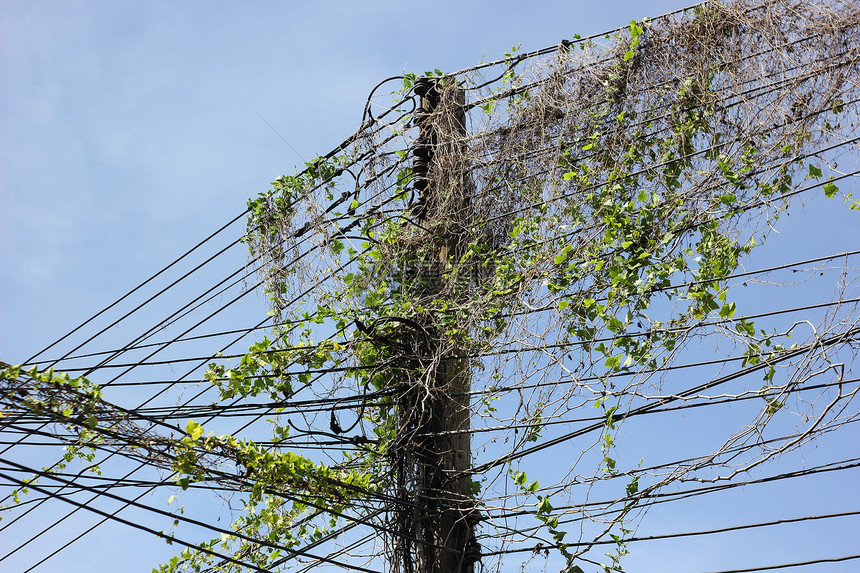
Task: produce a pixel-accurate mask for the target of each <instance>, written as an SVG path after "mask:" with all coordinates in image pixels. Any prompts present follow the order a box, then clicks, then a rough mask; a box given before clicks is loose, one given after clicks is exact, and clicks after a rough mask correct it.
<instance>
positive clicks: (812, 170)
mask: <svg viewBox="0 0 860 573" xmlns="http://www.w3.org/2000/svg"><path fill="white" fill-rule="evenodd" d="M809 176H810V177H815V178H816V179H819V178H820V177H821V169H819V168H818V167H817V166H815V165H813V164H812V163H810V164H809Z"/></svg>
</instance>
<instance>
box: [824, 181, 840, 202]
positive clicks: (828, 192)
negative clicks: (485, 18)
mask: <svg viewBox="0 0 860 573" xmlns="http://www.w3.org/2000/svg"><path fill="white" fill-rule="evenodd" d="M822 189H824V196H825V197H827V198H828V199H832V198H833V196H834V195H835V194H836V192H837V191H839V188H838V187H837V186H836V185H834V184H833V183H827V184H825V185H824V187H822Z"/></svg>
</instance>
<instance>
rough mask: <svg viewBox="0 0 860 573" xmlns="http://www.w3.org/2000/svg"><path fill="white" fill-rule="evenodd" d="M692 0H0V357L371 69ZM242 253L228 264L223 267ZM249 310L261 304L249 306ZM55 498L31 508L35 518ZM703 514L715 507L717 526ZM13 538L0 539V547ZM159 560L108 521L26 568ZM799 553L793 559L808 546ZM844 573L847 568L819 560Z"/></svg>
mask: <svg viewBox="0 0 860 573" xmlns="http://www.w3.org/2000/svg"><path fill="white" fill-rule="evenodd" d="M685 5H686V4H685V3H683V2H679V1H670V0H666V1H659V2H658V1H646V2H637V1H628V0H623V1H614V2H603V3H600V2H582V1H572V2H548V1H532V2H530V3H529V4H528V5H526V4H525V3H522V2H508V1H495V2H484V1H481V2H477V1H476V2H468V1H466V2H462V1H461V2H450V1H442V2H434V3H421V4H419V3H405V2H376V1H369V2H346V1H341V2H314V3H311V2H286V1H285V2H262V1H260V2H247V3H240V2H224V1H217V2H202V1H188V2H166V1H150V2H116V1H90V2H81V1H64V2H59V1H56V2H51V1H32V0H29V1H23V0H4V1H3V2H2V7H0V14H2V17H0V70H2V71H0V260H2V265H3V272H2V273H0V359H2V360H3V361H5V362H10V363H15V362H21V361H23V360H25V359H27V358H29V356H30V355H32V354H34V353H35V352H36V351H38V350H40V349H41V348H42V347H43V346H45V345H46V344H48V343H49V342H52V341H53V340H54V339H55V338H57V336H58V335H60V334H62V333H65V332H66V331H68V330H69V329H71V328H72V327H74V326H75V325H76V324H78V323H80V322H81V321H83V320H84V319H86V318H87V317H89V316H90V315H92V314H93V313H95V312H96V311H98V310H99V309H101V308H102V307H103V306H105V305H106V304H108V303H109V302H111V301H113V300H114V299H115V298H117V297H118V296H119V295H121V294H123V293H124V292H126V291H127V290H129V289H130V288H131V287H133V286H135V285H136V284H138V283H139V282H140V281H142V280H143V279H145V278H147V277H148V276H149V275H150V274H152V273H153V272H155V271H157V270H158V269H160V268H161V267H162V266H163V265H164V264H165V263H167V262H168V261H170V260H172V259H173V258H175V257H176V256H177V255H178V254H180V253H182V252H183V251H184V250H185V249H187V248H188V247H190V246H191V245H193V244H195V243H196V242H197V241H199V240H200V239H202V238H203V237H205V236H206V235H208V234H209V233H210V232H212V231H214V230H215V229H216V228H218V227H219V226H221V225H222V224H223V223H225V222H226V221H227V220H229V219H230V218H232V217H233V216H235V215H237V214H238V213H240V212H241V211H242V210H243V209H244V206H245V201H246V199H247V198H248V197H250V196H252V195H255V194H256V193H258V192H260V191H263V190H265V189H266V188H267V187H268V184H269V182H270V181H272V180H274V179H275V178H276V177H277V176H279V175H280V174H283V173H291V172H293V170H294V166H295V165H298V164H300V163H301V162H302V161H303V159H311V158H312V157H314V156H315V155H317V154H319V153H325V152H326V151H328V150H329V149H331V148H333V147H334V146H335V145H337V144H338V143H339V142H340V141H341V140H343V139H344V138H345V137H346V136H348V135H349V134H350V133H352V132H353V131H354V130H355V129H356V128H357V127H358V125H359V123H360V121H361V112H362V109H363V107H364V103H365V98H366V97H367V94H368V92H369V91H370V90H371V89H372V88H373V86H374V85H375V84H376V83H377V82H378V81H380V80H382V79H384V78H386V77H389V76H395V75H398V74H401V73H402V72H403V71H404V70H405V71H413V72H421V71H423V70H428V69H434V68H439V69H441V70H443V71H454V70H457V69H460V68H464V67H466V66H469V65H471V64H474V63H477V62H478V61H481V60H482V59H487V60H492V59H495V58H497V57H498V56H500V55H501V54H503V53H504V52H505V51H506V50H508V49H509V48H510V47H511V46H514V45H518V44H521V45H522V48H523V49H524V50H532V49H537V48H542V47H546V46H551V45H554V44H557V43H558V42H559V41H560V40H562V39H564V38H570V37H572V36H573V35H574V34H576V33H578V34H581V35H588V34H592V33H595V32H600V31H603V30H609V29H612V28H615V27H618V26H622V25H624V24H626V23H627V22H629V21H630V20H632V19H640V18H643V17H645V16H649V15H658V14H661V13H665V12H668V11H671V10H674V9H677V8H680V7H683V6H685ZM427 6H432V9H428V8H427ZM260 116H262V119H261V117H260ZM267 122H268V124H270V125H271V127H270V125H267ZM273 128H274V130H273ZM275 131H277V133H275ZM281 138H283V139H286V140H287V142H289V144H286V143H285V142H284V141H282V139H281ZM290 146H291V147H290ZM292 148H294V149H295V151H294V149H292ZM299 155H301V158H300V157H299ZM302 158H303V159H302ZM816 199H817V198H816ZM857 229H858V226H857V224H856V219H852V218H851V216H850V214H848V212H847V209H845V208H844V207H842V206H841V205H839V204H837V203H830V204H825V205H820V204H819V202H816V201H814V200H811V201H810V204H809V205H807V206H806V207H804V208H802V209H798V210H797V211H796V213H795V214H792V215H791V217H788V218H786V220H784V221H783V226H781V227H780V229H779V230H780V232H781V233H782V234H781V235H779V236H778V238H781V239H784V241H787V242H782V243H777V244H778V245H781V246H779V247H776V248H775V250H771V251H768V252H767V253H768V254H763V255H761V256H762V257H770V258H763V259H761V263H762V264H761V265H760V266H763V265H764V263H765V262H767V261H773V260H776V261H778V262H787V261H791V260H797V259H801V258H804V257H807V256H809V257H812V256H818V255H825V254H830V253H832V252H837V251H846V250H850V249H852V248H856V246H857V245H860V241H858V239H860V232H858V230H857ZM776 240H777V239H774V242H776ZM241 264H242V259H241V258H235V259H230V260H229V261H227V262H226V263H225V265H226V266H225V268H231V269H232V268H233V266H235V265H241ZM263 311H264V305H263V301H262V300H260V299H254V300H252V301H250V302H248V303H246V305H245V306H244V307H243V310H242V312H246V313H257V312H258V313H260V314H262V312H263ZM123 334H125V333H124V332H123ZM708 423H711V424H717V425H718V424H719V420H710V421H709V422H708ZM705 427H707V425H705ZM852 431H853V432H854V434H853V435H855V436H856V430H852ZM631 440H633V438H631ZM633 445H635V441H634V442H633ZM846 447H850V446H848V445H846ZM808 455H809V458H810V460H812V459H814V458H815V456H816V453H815V452H814V451H813V452H809V454H808ZM846 457H848V456H846ZM801 463H803V462H801ZM847 479H848V477H843V478H841V479H840V478H839V477H828V478H825V480H826V481H822V482H820V483H822V484H825V483H826V486H825V488H824V490H823V491H822V490H818V489H811V488H807V489H803V488H800V489H794V490H793V489H792V487H793V486H792V485H790V484H789V485H780V486H779V487H774V488H772V489H771V490H768V493H767V495H759V494H758V492H757V491H756V492H753V496H752V497H744V496H743V492H737V493H735V494H732V496H733V501H732V503H731V504H729V503H726V504H722V505H721V504H715V505H714V506H711V507H707V509H702V508H703V507H704V506H690V509H689V511H688V510H687V509H686V506H684V505H683V504H678V505H675V504H672V510H671V511H670V510H668V509H667V510H665V511H661V510H655V511H654V514H655V520H656V522H657V523H658V524H659V526H661V527H662V530H664V531H665V530H683V529H690V528H694V527H698V526H699V524H700V522H701V525H702V528H705V525H712V524H713V523H714V522H722V523H736V522H739V521H741V522H742V521H745V519H744V518H743V517H744V516H743V515H738V507H748V506H750V505H753V504H762V505H763V509H762V511H763V512H764V513H765V514H767V515H776V514H780V512H781V511H783V510H784V509H785V508H786V507H789V508H792V511H789V512H787V513H790V514H796V515H801V514H802V515H807V514H814V513H816V512H819V513H825V512H828V511H839V510H840V508H841V509H842V510H845V509H857V508H858V505H860V504H858V501H860V499H858V494H857V493H856V490H852V489H847V488H845V486H846V482H845V481H843V480H847ZM817 483H819V482H816V484H817ZM814 487H815V488H818V487H819V486H818V485H815V486H814ZM0 491H2V489H0ZM750 491H752V490H750ZM801 491H802V494H801V497H800V498H798V497H797V492H801ZM810 491H817V492H818V495H819V496H820V498H818V497H815V496H814V495H811V494H810ZM751 500H755V501H754V502H753V501H751ZM63 509H64V508H62V507H56V508H52V509H50V510H46V512H45V513H44V514H43V516H44V520H45V521H48V520H49V519H50V517H51V516H53V515H60V514H61V511H62V510H63ZM702 511H708V512H712V513H711V514H709V515H708V516H706V517H708V518H713V519H712V521H711V522H709V523H707V524H706V523H704V522H706V521H708V520H707V519H705V517H704V516H703V515H702V514H701V512H702ZM780 515H781V514H780ZM87 519H88V518H87ZM750 521H754V519H752V518H750ZM88 523H90V521H87V520H86V519H84V518H81V517H80V516H77V517H74V518H72V519H70V520H69V523H66V524H64V526H63V527H62V528H60V529H61V530H63V531H55V532H52V533H50V534H47V535H45V536H43V537H42V538H40V539H39V540H38V541H36V542H34V543H33V544H32V545H31V546H30V548H29V549H28V550H27V551H22V552H20V553H19V554H16V555H15V556H14V557H12V558H10V559H9V561H8V563H9V564H8V565H7V564H0V568H2V569H4V570H8V571H17V570H24V569H26V568H27V567H29V566H30V565H32V564H33V563H35V561H37V560H38V559H37V558H40V557H41V556H42V555H45V554H47V553H49V552H50V551H52V550H54V549H55V548H56V547H57V546H59V545H60V544H61V543H63V542H64V541H65V539H67V538H68V535H70V534H71V533H72V532H74V531H80V530H82V528H85V527H86V526H87V524H88ZM856 523H857V522H856V521H844V522H843V521H840V522H839V523H832V524H830V525H828V526H815V527H816V528H817V529H811V528H810V529H805V530H802V531H803V532H804V533H803V535H798V536H797V539H796V540H795V539H794V538H793V537H792V536H793V533H788V534H785V535H784V533H785V532H784V531H783V530H780V531H779V532H777V531H774V532H773V536H771V537H768V535H769V534H767V533H765V534H762V535H763V537H760V538H755V539H754V541H753V540H751V539H750V538H747V539H746V541H750V546H747V545H745V544H743V543H742V541H743V539H738V540H737V545H734V538H732V540H731V542H729V541H730V540H729V539H728V538H726V539H721V541H720V543H728V545H713V544H711V545H708V544H707V542H706V541H696V542H694V544H693V545H691V544H689V543H688V544H686V545H683V546H679V547H674V546H673V547H672V548H671V549H669V547H670V546H669V545H660V546H657V545H655V546H653V547H652V546H650V545H646V544H643V545H642V548H641V550H640V547H639V546H633V547H631V550H632V551H634V554H635V553H636V552H637V551H639V553H638V557H637V559H638V560H637V561H633V559H632V558H633V557H634V556H635V555H634V556H631V563H637V564H638V567H639V568H635V567H634V568H632V569H629V571H635V570H638V571H648V570H655V569H657V568H660V569H661V570H663V571H675V570H677V571H682V570H685V569H684V567H686V566H688V565H689V564H691V563H693V564H695V566H691V567H692V568H691V569H690V570H692V571H706V570H715V569H719V568H722V567H723V566H724V561H723V559H725V556H726V553H727V552H729V553H731V552H736V553H737V554H739V555H752V556H753V557H754V556H755V552H756V551H757V550H758V549H757V548H759V549H762V548H766V547H768V546H778V547H780V548H782V551H775V552H774V553H773V555H772V556H768V557H767V558H766V559H764V562H774V563H776V562H781V561H791V560H793V557H794V556H795V554H793V553H791V552H790V549H791V548H792V547H800V546H802V545H803V543H805V542H808V541H809V539H810V536H811V537H812V538H813V539H815V540H816V541H815V546H814V547H818V548H820V549H821V551H820V552H816V551H811V553H812V554H813V556H814V555H815V554H819V555H836V554H841V553H847V551H846V549H847V548H850V542H849V541H848V539H849V537H848V536H847V533H846V532H850V531H851V530H852V528H853V530H854V531H855V532H856V530H857V527H856ZM0 525H2V522H0ZM33 527H35V525H33ZM655 529H660V527H655ZM792 531H801V530H799V529H798V530H792ZM27 533H28V531H20V530H19V531H14V530H13V531H12V532H11V533H10V534H9V535H8V536H7V535H2V536H0V537H3V538H4V539H3V540H0V550H2V552H3V553H5V552H6V551H8V550H11V548H12V547H13V543H12V542H11V541H15V540H20V539H25V538H26V537H27ZM735 535H738V536H741V537H742V535H743V534H735ZM10 540H11V541H10ZM691 543H693V542H691ZM700 544H701V545H700ZM831 545H832V547H829V546H831ZM855 545H856V543H855ZM693 547H695V549H692V548H693ZM739 548H742V549H739ZM762 550H764V549H762ZM170 551H171V550H170V549H169V548H166V547H164V544H163V543H161V542H160V541H157V540H152V539H150V538H149V537H147V536H145V535H142V534H138V533H136V532H133V531H130V530H126V529H125V528H123V527H122V526H120V525H110V526H109V527H102V528H101V529H100V530H98V531H97V532H96V533H94V534H92V535H90V536H88V537H87V538H85V541H83V542H80V543H78V544H76V545H73V546H72V548H70V549H69V550H68V551H66V552H64V553H61V554H60V555H59V556H58V557H56V558H54V559H52V560H50V561H48V562H46V563H45V564H44V565H43V566H41V567H40V568H37V569H36V571H44V572H48V571H67V572H75V573H76V572H78V571H81V572H83V571H93V570H99V569H101V570H115V569H117V567H118V566H120V567H122V569H123V570H128V571H149V567H150V566H151V565H155V561H157V560H160V559H162V558H163V557H164V556H166V555H167V556H169V554H171V553H170ZM747 552H749V553H747ZM154 555H158V557H152V556H154ZM680 555H686V557H683V558H681V557H679V556H680ZM796 555H801V556H803V555H807V553H804V549H803V548H802V547H801V548H800V549H798V553H797V554H796ZM670 559H672V560H673V561H674V562H669V560H670ZM678 559H689V560H690V561H687V562H686V565H685V563H684V562H681V563H679V562H678V561H677V560H678ZM733 563H734V562H733ZM658 564H659V566H658ZM822 570H825V569H822ZM850 570H853V569H852V567H851V563H848V564H842V565H830V566H827V568H826V571H828V572H829V571H834V572H836V571H850Z"/></svg>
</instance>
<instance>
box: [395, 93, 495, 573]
mask: <svg viewBox="0 0 860 573" xmlns="http://www.w3.org/2000/svg"><path fill="white" fill-rule="evenodd" d="M454 82H455V80H454V79H453V78H446V79H444V80H443V79H442V78H428V77H422V78H419V79H418V80H417V81H416V82H415V87H414V89H415V93H416V95H418V96H419V97H420V98H421V104H420V106H419V107H418V109H417V110H416V112H415V117H414V119H415V123H416V124H417V125H418V127H419V135H418V141H417V144H416V146H415V148H414V155H415V159H414V163H413V181H414V186H415V189H416V190H417V191H418V192H419V193H420V196H419V199H418V203H417V205H416V207H415V208H414V209H413V216H414V217H415V218H416V219H417V223H418V224H419V226H420V227H422V228H423V229H425V230H426V231H427V232H429V234H430V237H429V242H428V243H427V247H428V248H429V249H430V250H429V256H427V255H425V256H424V257H423V260H421V261H419V263H418V268H417V275H418V276H417V281H416V283H417V284H419V285H421V286H420V287H419V288H420V289H421V291H420V298H422V299H424V300H431V301H432V300H444V301H446V302H450V303H451V304H452V305H457V303H458V301H457V300H451V299H452V297H457V296H460V297H462V296H463V295H462V294H460V295H457V294H455V291H456V289H453V290H452V289H451V288H450V287H449V286H447V285H446V281H445V280H443V274H445V273H450V271H451V270H452V265H456V264H458V262H459V261H460V259H461V258H462V256H463V254H464V252H465V248H466V247H467V242H468V241H466V240H464V238H465V236H466V235H465V233H464V231H465V230H466V229H467V228H468V226H469V224H470V223H471V219H472V217H471V209H472V200H471V187H470V185H469V184H468V180H469V177H468V175H467V173H466V170H465V169H464V168H463V162H464V151H465V143H464V140H465V135H466V117H465V106H464V103H465V92H464V91H463V90H462V88H460V87H459V86H458V85H457V84H456V83H454ZM431 244H432V247H430V245H431ZM425 252H426V251H425ZM432 322H433V321H432V319H431V318H427V319H426V323H425V324H424V325H422V326H423V327H424V328H425V329H426V333H428V336H427V342H426V344H425V347H424V348H422V351H421V354H422V355H423V356H421V357H420V362H421V363H422V364H423V367H422V368H423V373H422V374H421V375H422V376H423V380H424V381H425V386H423V387H421V388H417V389H416V391H415V394H414V395H413V396H411V397H410V398H409V400H408V402H409V408H410V409H411V415H412V416H413V426H412V428H413V430H414V433H413V435H414V436H415V439H414V440H413V443H412V444H411V451H412V455H411V458H412V459H411V462H410V463H411V465H412V468H411V470H412V471H413V472H414V483H413V484H412V485H413V487H414V493H413V496H412V497H413V499H414V502H415V503H414V508H415V509H413V520H412V530H411V533H412V535H413V536H414V538H415V540H416V544H415V557H416V560H417V573H473V572H474V564H475V562H476V561H477V560H478V559H480V553H481V547H480V545H479V544H478V543H477V541H476V539H475V526H476V522H477V521H478V513H477V511H476V509H475V503H474V497H473V493H472V487H471V483H472V481H471V478H470V475H469V473H468V470H469V468H470V467H471V461H472V459H471V458H472V455H471V434H470V431H469V430H470V416H471V408H470V400H469V395H468V391H469V389H470V382H471V380H470V367H469V361H468V360H467V359H463V358H458V357H460V356H462V355H463V352H462V349H460V348H458V347H457V345H456V343H452V342H450V341H448V342H445V340H446V339H448V338H447V337H446V336H444V335H443V332H444V330H445V329H444V328H442V327H441V326H440V325H437V324H433V323H432ZM455 476H458V477H455ZM410 569H411V564H409V565H408V566H407V573H411V572H410V571H409V570H410Z"/></svg>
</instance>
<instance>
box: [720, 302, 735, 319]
mask: <svg viewBox="0 0 860 573" xmlns="http://www.w3.org/2000/svg"><path fill="white" fill-rule="evenodd" d="M736 310H737V308H736V307H735V303H733V302H730V303H728V304H724V305H723V308H721V309H720V318H731V317H733V316H734V315H735V311H736Z"/></svg>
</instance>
